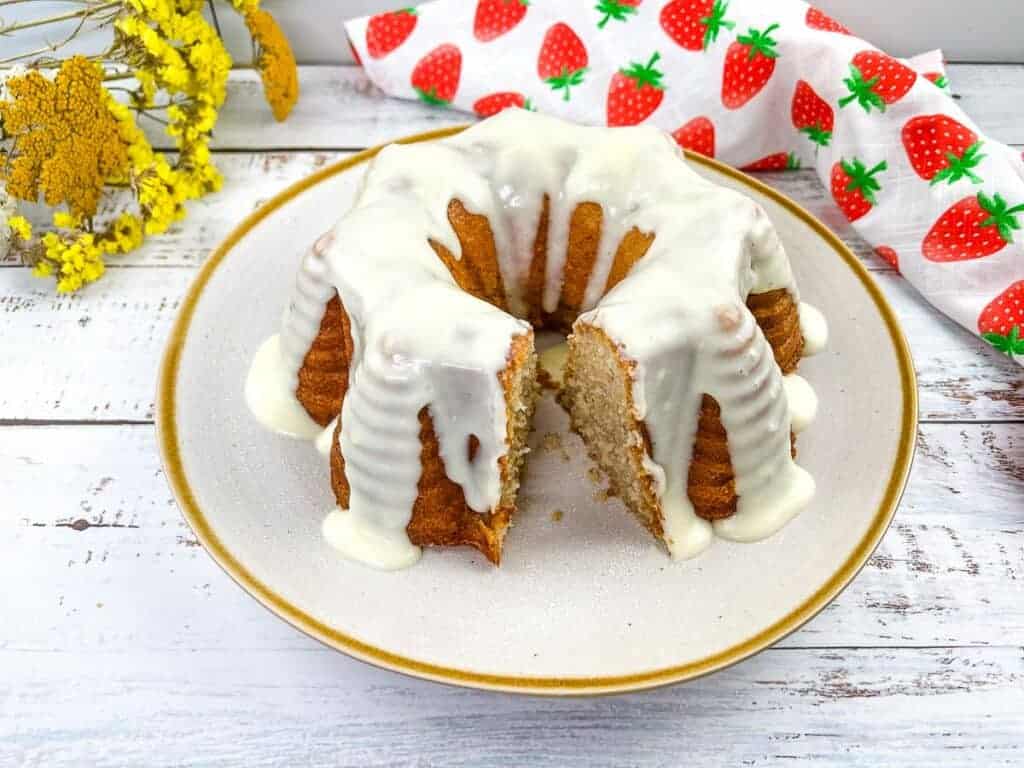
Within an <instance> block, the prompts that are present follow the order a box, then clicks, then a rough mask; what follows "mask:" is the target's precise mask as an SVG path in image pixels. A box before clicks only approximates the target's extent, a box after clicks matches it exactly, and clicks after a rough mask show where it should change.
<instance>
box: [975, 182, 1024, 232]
mask: <svg viewBox="0 0 1024 768" xmlns="http://www.w3.org/2000/svg"><path fill="white" fill-rule="evenodd" d="M978 205H979V206H981V209H982V210H983V211H985V212H986V213H988V214H989V216H988V218H987V219H985V220H984V221H982V222H981V224H980V226H982V227H995V228H996V229H997V230H998V231H999V236H1000V237H1001V238H1003V240H1005V241H1006V242H1007V243H1012V242H1013V231H1014V230H1015V229H1020V224H1019V223H1018V222H1017V217H1016V215H1015V214H1018V213H1021V212H1022V211H1024V204H1021V205H1015V206H1014V207H1013V208H1011V207H1010V206H1009V203H1007V202H1006V200H1004V199H1003V197H1002V195H1000V194H999V193H998V192H996V193H995V194H994V195H992V197H989V196H988V195H986V194H985V193H984V192H979V193H978Z"/></svg>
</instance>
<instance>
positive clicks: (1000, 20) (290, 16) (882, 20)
mask: <svg viewBox="0 0 1024 768" xmlns="http://www.w3.org/2000/svg"><path fill="white" fill-rule="evenodd" d="M422 1H423V0H263V2H262V3H261V5H262V7H264V8H266V9H267V10H269V11H270V12H271V13H273V14H274V16H275V17H276V18H277V19H278V21H279V22H280V23H281V26H282V27H283V28H284V30H285V31H286V32H287V33H288V36H289V39H290V40H291V43H292V46H293V48H294V50H295V55H296V57H297V58H298V60H299V61H300V62H304V63H309V64H322V63H323V64H337V63H340V62H347V61H351V60H352V58H351V55H350V54H349V51H348V46H347V45H346V44H345V38H344V32H343V27H342V24H343V22H344V20H345V19H351V18H355V17H357V16H362V15H364V14H371V13H379V12H381V11H390V10H394V9H395V8H401V7H404V6H408V5H420V4H422ZM475 1H476V0H463V2H467V3H469V2H475ZM536 1H537V2H544V3H562V2H567V0H536ZM573 1H574V2H577V1H578V0H573ZM652 1H653V0H648V2H652ZM596 2H597V0H594V3H592V4H596ZM814 5H816V6H818V7H819V8H821V9H822V10H824V11H826V12H828V13H829V14H831V15H832V16H834V17H835V18H836V19H839V20H840V21H842V22H843V23H844V24H846V25H847V26H848V27H849V28H850V29H851V30H853V31H854V32H855V33H856V34H857V35H859V36H861V37H863V38H865V39H866V40H870V41H871V42H872V43H874V44H875V45H877V46H879V47H880V48H882V49H883V50H885V51H888V52H889V53H892V54H893V55H895V56H914V55H916V54H918V53H922V52H924V51H930V50H932V49H933V48H942V50H943V51H944V52H945V54H946V57H947V58H948V59H949V60H950V61H974V62H1020V61H1021V60H1022V59H1024V37H1022V31H1021V30H1022V29H1024V3H1022V2H1021V0H971V2H952V1H951V0H895V1H894V0H815V2H814ZM67 9H68V5H67V3H66V2H62V0H52V1H51V2H45V0H33V2H30V3H26V4H24V5H22V4H16V5H11V6H9V7H6V8H0V27H2V26H3V22H5V21H6V22H8V23H10V22H12V21H15V20H20V19H25V18H39V17H40V13H42V12H47V13H53V14H56V13H63V12H66V11H67ZM218 18H219V19H220V22H221V26H222V29H223V32H224V36H225V39H226V40H227V42H228V47H229V49H230V50H231V53H232V55H233V56H235V57H236V59H237V61H238V62H239V63H247V62H248V61H249V57H250V54H249V51H250V44H249V38H248V35H247V34H246V32H245V29H244V26H243V25H242V23H241V21H240V20H239V19H238V17H237V16H236V15H235V14H234V13H232V12H231V10H230V9H229V8H228V7H227V5H226V3H225V2H218ZM62 29H63V30H64V33H63V35H64V36H66V35H67V33H68V32H69V31H70V30H71V27H70V26H68V27H64V28H61V27H47V28H45V29H39V30H37V31H34V32H32V33H30V34H27V35H24V36H22V35H21V34H19V36H18V42H17V44H18V45H19V46H20V45H25V46H26V47H24V48H18V49H16V50H18V51H22V50H35V49H36V48H38V47H40V46H42V45H45V44H47V43H49V42H52V41H54V40H59V39H62V35H61V30H62ZM100 39H101V36H99V35H95V36H93V37H91V38H86V39H84V40H83V41H82V43H83V48H84V49H85V50H93V51H95V50H96V48H95V46H96V45H98V43H99V40H100ZM10 45H11V46H14V45H15V43H14V42H13V41H12V42H10ZM28 46H31V47H28ZM0 50H3V46H2V45H0ZM0 58H3V57H2V56H0Z"/></svg>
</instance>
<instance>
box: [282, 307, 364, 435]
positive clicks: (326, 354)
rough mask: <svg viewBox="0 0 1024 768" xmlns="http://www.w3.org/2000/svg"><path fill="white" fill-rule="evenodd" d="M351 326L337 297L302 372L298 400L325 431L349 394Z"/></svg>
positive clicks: (297, 392) (326, 315)
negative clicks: (347, 393)
mask: <svg viewBox="0 0 1024 768" xmlns="http://www.w3.org/2000/svg"><path fill="white" fill-rule="evenodd" d="M352 350H353V345H352V325H351V322H350V321H349V317H348V313H347V312H346V311H345V309H344V307H342V305H341V300H340V299H339V298H338V297H337V296H335V297H334V298H333V299H331V300H330V301H329V302H327V306H326V307H325V308H324V316H323V318H321V320H320V331H319V332H318V333H317V335H316V338H315V339H313V344H312V345H311V346H310V348H309V351H308V352H307V353H306V357H305V358H304V359H303V361H302V367H301V368H299V384H298V387H296V389H295V396H296V398H297V399H298V401H299V402H300V403H302V407H303V408H305V409H306V412H307V413H308V414H309V415H310V417H311V418H312V419H313V421H315V422H316V423H317V424H319V425H320V426H321V427H326V426H327V425H328V424H329V423H330V422H331V419H333V418H334V417H335V416H337V415H338V411H339V410H340V409H341V401H342V399H343V398H344V397H345V392H346V391H348V364H349V361H350V360H351V359H352Z"/></svg>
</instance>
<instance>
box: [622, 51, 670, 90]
mask: <svg viewBox="0 0 1024 768" xmlns="http://www.w3.org/2000/svg"><path fill="white" fill-rule="evenodd" d="M660 58H661V54H660V53H658V52H657V51H655V52H654V55H653V56H651V58H650V61H648V62H647V63H646V64H641V63H640V62H639V61H631V62H630V63H629V66H628V67H627V68H626V69H620V70H619V73H620V74H622V75H625V76H626V77H628V78H629V79H630V80H632V81H633V82H634V83H636V87H637V90H640V89H641V88H643V87H644V86H645V85H649V86H651V87H652V88H657V89H658V90H659V91H662V90H664V89H665V86H664V85H662V84H661V78H662V77H663V73H662V72H659V71H658V70H657V69H655V68H654V65H655V64H656V63H657V62H658V59H660Z"/></svg>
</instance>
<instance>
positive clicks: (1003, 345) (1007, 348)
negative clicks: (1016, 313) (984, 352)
mask: <svg viewBox="0 0 1024 768" xmlns="http://www.w3.org/2000/svg"><path fill="white" fill-rule="evenodd" d="M1020 334H1021V329H1020V326H1019V325H1015V326H1013V327H1012V328H1011V329H1010V332H1009V334H1007V335H1006V336H1004V335H1003V334H1001V333H983V334H981V338H983V339H984V340H985V341H987V342H988V343H989V344H991V345H992V347H993V348H994V349H995V350H996V351H997V352H1002V353H1003V354H1004V355H1006V356H1007V357H1009V358H1010V359H1013V357H1014V356H1016V355H1024V338H1021V335H1020Z"/></svg>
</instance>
